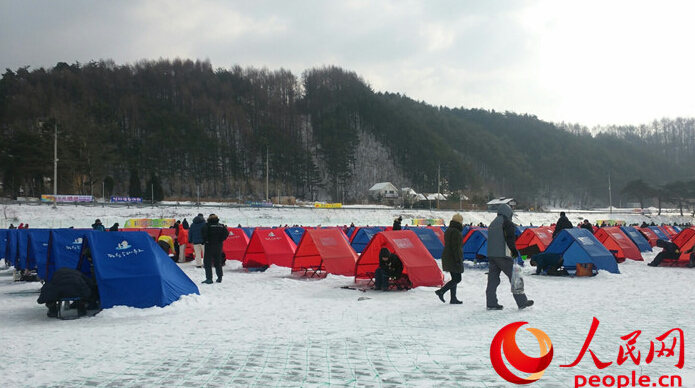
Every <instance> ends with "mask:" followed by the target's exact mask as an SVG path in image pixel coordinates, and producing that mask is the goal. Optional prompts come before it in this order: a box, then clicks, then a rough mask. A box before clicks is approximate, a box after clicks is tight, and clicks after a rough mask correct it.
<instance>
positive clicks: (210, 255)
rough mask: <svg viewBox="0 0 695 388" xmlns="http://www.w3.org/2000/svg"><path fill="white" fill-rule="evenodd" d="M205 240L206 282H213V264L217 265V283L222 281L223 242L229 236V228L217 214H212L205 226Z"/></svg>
mask: <svg viewBox="0 0 695 388" xmlns="http://www.w3.org/2000/svg"><path fill="white" fill-rule="evenodd" d="M202 233H203V240H204V241H205V255H204V256H203V266H204V267H205V281H204V282H203V283H205V284H212V266H213V264H214V265H215V272H216V274H217V283H221V282H222V260H224V259H223V258H222V244H223V243H224V240H226V239H227V236H229V230H227V227H226V226H225V225H224V224H220V219H219V218H218V217H217V216H216V215H215V214H210V216H209V217H208V222H207V223H206V224H205V225H204V226H203V230H202Z"/></svg>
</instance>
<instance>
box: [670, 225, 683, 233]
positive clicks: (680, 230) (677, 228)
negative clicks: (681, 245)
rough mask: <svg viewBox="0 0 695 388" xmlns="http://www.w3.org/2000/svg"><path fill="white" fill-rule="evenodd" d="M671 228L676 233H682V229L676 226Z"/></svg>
mask: <svg viewBox="0 0 695 388" xmlns="http://www.w3.org/2000/svg"><path fill="white" fill-rule="evenodd" d="M672 228H673V230H675V231H676V233H680V232H682V231H683V229H681V228H679V227H677V226H676V225H673V226H672Z"/></svg>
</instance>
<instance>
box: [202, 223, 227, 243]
mask: <svg viewBox="0 0 695 388" xmlns="http://www.w3.org/2000/svg"><path fill="white" fill-rule="evenodd" d="M202 233H203V240H204V241H205V245H219V246H222V243H223V242H224V240H226V239H227V236H229V231H228V230H227V227H226V226H225V225H224V224H220V223H214V224H212V223H206V224H205V225H204V226H203V230H202Z"/></svg>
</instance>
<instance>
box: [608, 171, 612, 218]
mask: <svg viewBox="0 0 695 388" xmlns="http://www.w3.org/2000/svg"><path fill="white" fill-rule="evenodd" d="M608 213H609V214H610V215H611V218H613V192H612V191H611V173H610V172H609V173H608Z"/></svg>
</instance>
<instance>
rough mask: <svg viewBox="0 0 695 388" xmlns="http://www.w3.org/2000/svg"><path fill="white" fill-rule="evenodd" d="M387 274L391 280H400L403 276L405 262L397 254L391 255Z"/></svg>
mask: <svg viewBox="0 0 695 388" xmlns="http://www.w3.org/2000/svg"><path fill="white" fill-rule="evenodd" d="M386 274H387V275H388V276H389V277H391V278H399V277H401V275H402V274H403V262H402V261H401V258H400V257H398V255H397V254H395V253H392V254H391V255H389V266H388V269H387V270H386Z"/></svg>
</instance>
